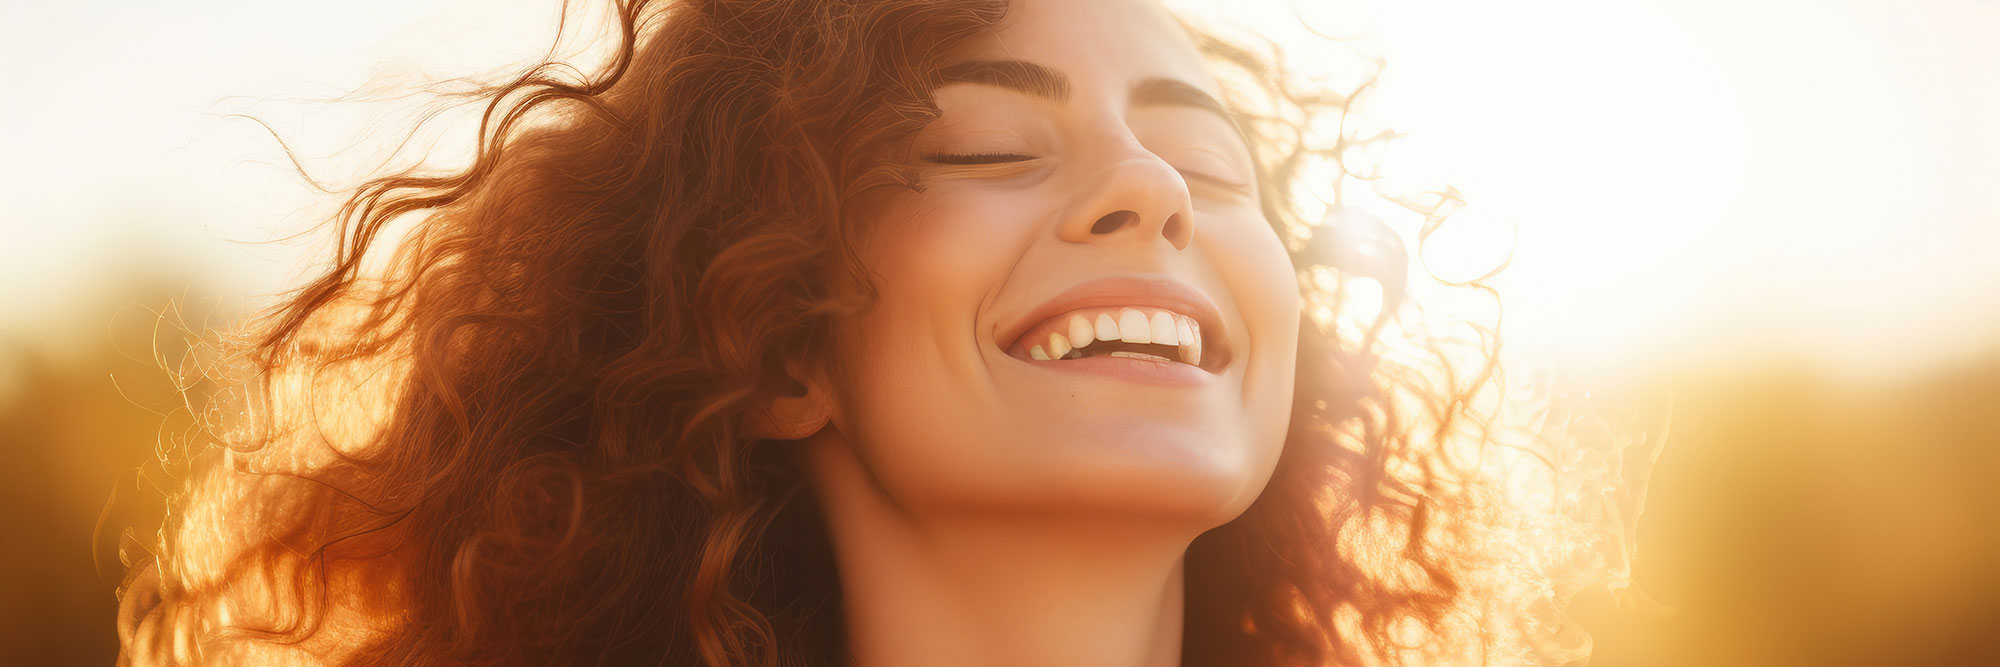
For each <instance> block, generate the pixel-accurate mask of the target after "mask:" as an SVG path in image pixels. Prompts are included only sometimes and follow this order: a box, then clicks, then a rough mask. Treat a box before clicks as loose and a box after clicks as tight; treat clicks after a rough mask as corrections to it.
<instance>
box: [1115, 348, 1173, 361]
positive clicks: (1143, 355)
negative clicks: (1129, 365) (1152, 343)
mask: <svg viewBox="0 0 2000 667" xmlns="http://www.w3.org/2000/svg"><path fill="white" fill-rule="evenodd" d="M1111 356H1114V357H1123V358H1126V359H1151V360H1153V361H1165V362H1170V363H1171V362H1172V361H1173V360H1172V359H1168V358H1166V357H1162V356H1160V355H1157V354H1146V353H1144V352H1126V351H1124V350H1119V351H1117V352H1112V353H1111Z"/></svg>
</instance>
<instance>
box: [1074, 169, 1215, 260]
mask: <svg viewBox="0 0 2000 667" xmlns="http://www.w3.org/2000/svg"><path fill="white" fill-rule="evenodd" d="M1084 187H1085V188H1087V189H1086V190H1085V191H1084V193H1085V194H1084V195H1083V196H1082V197H1079V198H1078V199H1077V201H1076V203H1075V204H1074V205H1073V206H1072V208H1071V209H1070V210H1069V211H1067V212H1066V213H1065V214H1064V216H1063V218H1062V223H1061V225H1062V226H1061V227H1060V228H1059V229H1058V230H1057V235H1058V236H1060V237H1061V238H1062V239H1063V240H1065V241H1069V242H1071V243H1101V242H1105V241H1109V240H1113V239H1126V238H1135V239H1140V240H1148V239H1152V238H1153V237H1154V236H1156V235H1157V236H1163V237H1166V239H1167V242H1168V243H1171V244H1173V246H1174V249H1175V250H1185V249H1187V246H1188V242H1189V241H1191V240H1193V238H1194V204H1193V203H1192V202H1191V201H1190V198H1189V195H1188V187H1187V181H1186V180H1185V179H1183V178H1182V177H1181V174H1180V172H1179V171H1177V170H1175V169H1174V168H1173V166H1172V165H1169V164H1167V162H1166V161H1165V160H1162V159H1160V157H1159V156H1157V155H1154V154H1152V153H1151V152H1147V151H1145V150H1136V149H1135V150H1132V151H1130V152H1128V153H1127V154H1126V156H1125V157H1123V158H1122V159H1119V160H1117V161H1116V162H1113V163H1111V164H1110V165H1108V166H1107V167H1105V168H1104V170H1103V171H1100V172H1098V174H1097V176H1096V177H1095V178H1093V179H1091V181H1090V182H1089V183H1086V184H1085V185H1084Z"/></svg>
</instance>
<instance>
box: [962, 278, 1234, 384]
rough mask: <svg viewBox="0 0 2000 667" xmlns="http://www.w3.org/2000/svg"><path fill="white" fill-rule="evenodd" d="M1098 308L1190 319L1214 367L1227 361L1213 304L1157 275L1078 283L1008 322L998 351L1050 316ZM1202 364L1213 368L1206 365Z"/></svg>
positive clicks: (1010, 346)
mask: <svg viewBox="0 0 2000 667" xmlns="http://www.w3.org/2000/svg"><path fill="white" fill-rule="evenodd" d="M1101 306H1138V307H1146V308H1164V309H1167V310H1171V311H1173V312H1176V313H1180V314H1182V315H1186V316H1188V317H1192V318H1194V321H1195V323H1197V324H1199V325H1201V344H1202V349H1203V350H1204V356H1206V357H1208V358H1210V359H1214V360H1216V362H1217V364H1219V363H1220V362H1222V361H1226V360H1227V359H1228V356H1227V355H1228V353H1229V342H1228V338H1227V336H1226V335H1225V332H1224V330H1223V327H1222V316H1221V312H1220V311H1218V310H1216V308H1215V302H1214V301H1210V300H1209V298H1208V297H1207V296H1206V295H1203V294H1202V293H1201V291H1200V290H1196V289H1194V288H1192V287H1189V286H1187V285H1186V284H1183V283H1181V282H1179V281H1176V280H1173V279H1170V278H1163V277H1157V276H1114V277H1109V278H1098V279H1095V280H1089V281H1085V282H1082V283H1078V284H1077V285H1075V286H1073V287H1070V288H1069V289H1066V290H1063V291H1062V293H1061V294H1057V295H1056V296H1055V297H1054V298H1051V299H1049V300H1048V301H1044V302H1042V304H1041V305H1038V306H1035V307H1034V308H1033V309H1031V310H1029V311H1028V312H1027V313H1026V314H1024V315H1022V316H1021V317H1018V318H1015V320H1014V321H1012V322H1009V323H1008V324H1007V325H1006V326H1005V328H1003V329H1001V330H1000V331H999V332H998V335H997V336H995V337H994V340H995V341H997V342H999V343H1000V349H1002V350H1011V349H1013V347H1014V343H1015V342H1016V341H1018V340H1019V339H1020V338H1021V336H1022V335H1024V334H1026V333H1027V332H1028V330H1029V329H1031V328H1033V327H1034V326H1035V325H1037V324H1041V323H1042V322H1043V321H1045V320H1047V319H1049V318H1051V317H1055V316H1057V315H1061V314H1063V313H1066V312H1069V311H1072V310H1076V309H1078V308H1094V307H1101ZM1202 365H1203V366H1209V367H1211V368H1213V367H1215V365H1214V364H1209V363H1203V364H1202Z"/></svg>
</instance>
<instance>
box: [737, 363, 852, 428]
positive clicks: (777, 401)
mask: <svg viewBox="0 0 2000 667" xmlns="http://www.w3.org/2000/svg"><path fill="white" fill-rule="evenodd" d="M787 366H788V367H789V368H787V370H788V371H789V372H791V373H793V374H795V376H796V374H798V373H799V371H800V369H798V368H797V367H794V366H792V365H791V364H787ZM819 380H820V378H818V377H809V378H807V379H806V380H805V381H803V382H796V381H795V382H793V383H791V384H792V385H793V387H794V389H795V390H798V391H794V392H793V393H792V394H790V395H776V396H772V397H770V398H768V399H766V400H765V401H764V404H763V405H760V406H757V407H756V408H753V409H752V410H751V411H750V414H749V415H747V416H746V420H745V424H744V425H745V427H746V428H747V429H748V430H749V433H750V437H752V438H756V439H758V440H803V439H805V438H806V437H807V436H810V435H812V434H814V433H818V432H819V430H820V429H821V428H824V427H825V426H826V423H827V421H828V420H829V419H831V418H832V416H833V405H832V402H831V401H830V400H829V396H828V394H827V391H826V389H825V384H824V383H822V382H820V381H819Z"/></svg>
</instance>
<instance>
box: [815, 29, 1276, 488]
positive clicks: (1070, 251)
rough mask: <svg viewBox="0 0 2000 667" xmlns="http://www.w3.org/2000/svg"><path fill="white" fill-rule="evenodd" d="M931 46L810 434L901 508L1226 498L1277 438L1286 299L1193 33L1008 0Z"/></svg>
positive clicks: (1269, 456) (1255, 479)
mask: <svg viewBox="0 0 2000 667" xmlns="http://www.w3.org/2000/svg"><path fill="white" fill-rule="evenodd" d="M953 62H958V63H960V64H959V65H956V66H952V67H948V68H947V69H946V73H947V76H948V77H950V79H951V80H954V81H959V82H958V83H948V84H946V85H944V86H942V87H940V88H938V89H937V90H936V92H935V96H936V101H937V104H938V106H939V107H940V108H941V110H942V112H943V115H942V117H940V118H939V119H938V120H937V121H936V122H935V123H933V124H932V125H930V126H929V127H927V128H926V129H925V130H924V131H923V132H922V133H921V134H920V135H919V136H918V137H917V139H916V143H915V146H914V148H915V150H916V152H917V153H918V154H919V155H922V156H926V157H925V158H924V163H925V164H926V171H925V172H924V173H923V174H922V178H923V181H924V182H925V183H926V185H927V188H925V189H924V190H923V191H922V192H921V193H914V192H899V193H897V194H896V195H894V197H893V198H892V199H890V200H889V201H888V202H887V203H886V206H885V207H884V208H883V209H880V212H879V214H878V216H877V217H876V218H874V219H871V220H869V221H868V222H867V224H868V226H869V231H868V232H867V238H866V240H865V242H864V244H863V247H862V254H863V259H864V261H865V262H866V263H867V264H868V266H869V267H870V268H871V269H872V270H873V271H874V273H875V276H876V285H877V287H878V288H879V298H878V300H877V301H875V302H874V304H873V306H872V307H871V308H870V309H869V310H868V311H866V312H865V313H863V314H861V315H859V316H857V317H854V318H852V319H849V320H846V321H843V322H840V323H838V324H837V325H836V332H835V337H834V354H835V355H837V359H835V360H834V363H833V365H834V367H835V368H836V369H837V370H835V371H834V372H832V373H831V374H830V376H829V377H828V378H827V380H826V382H827V384H829V385H830V387H829V388H830V389H831V392H830V393H831V398H832V402H833V403H832V416H831V422H832V426H833V435H836V436H837V437H840V438H842V439H843V440H844V441H845V442H846V445H847V446H848V447H849V448H851V449H852V451H853V452H854V454H855V458H856V459H857V460H859V461H860V463H861V465H862V466H863V467H864V468H865V469H866V471H867V473H868V474H869V476H870V477H871V478H872V479H874V480H875V482H876V483H877V484H879V485H880V487H881V489H882V490H883V492H885V493H886V495H887V496H889V497H890V498H891V499H893V502H895V503H896V504H898V505H900V506H902V507H903V508H905V509H907V510H908V511H910V512H912V513H914V514H917V515H921V516H931V517H938V516H952V515H964V514H966V513H981V514H988V515H990V514H992V513H994V512H1050V511H1053V512H1060V513H1063V514H1065V515H1075V513H1079V512H1092V511H1104V512H1115V513H1118V514H1120V515H1123V516H1128V517H1132V516H1135V513H1136V515H1137V516H1151V517H1157V518H1160V519H1164V520H1169V521H1174V522H1190V521H1193V522H1203V523H1204V524H1205V526H1204V527H1206V526H1212V525H1219V524H1220V523H1222V522H1224V521H1227V520H1229V519H1231V518H1234V517H1235V516H1236V515H1238V514H1240V513H1241V512H1242V511H1243V510H1244V509H1245V508H1247V507H1248V506H1249V504H1250V502H1251V501H1252V500H1254V499H1255V498H1256V496H1257V495H1258V493H1259V492H1260V491H1261V490H1262V489H1263V487H1264V484H1265V482H1266V480H1268V479H1269V477H1270V474H1271V470H1272V467H1273V466H1274V465H1275V464H1276V462H1277V459H1278V454H1279V451H1280V449H1281V448H1282V446H1283V443H1284V440H1285V434H1286V428H1287V426H1288V423H1289V419H1290V412H1291V405H1292V383H1293V374H1294V369H1295V356H1296V354H1297V340H1298V326H1299V308H1300V297H1299V288H1298V283H1297V280H1296V277H1295V274H1294V272H1293V268H1292V265H1291V262H1290V259H1289V257H1288V255H1287V254H1286V252H1285V250H1284V248H1283V246H1282V244H1281V243H1280V241H1279V239H1278V237H1277V235H1276V234H1275V233H1274V231H1273V230H1272V228H1271V227H1270V225H1269V223H1267V222H1266V220H1265V219H1264V218H1263V216H1262V215H1261V213H1260V209H1259V203H1258V202H1259V200H1258V196H1257V191H1256V187H1255V172H1254V171H1253V170H1252V167H1251V158H1250V153H1249V150H1248V148H1247V147H1246V146H1245V144H1244V142H1243V140H1242V139H1241V138H1240V136H1239V135H1238V134H1237V133H1236V131H1235V130H1234V129H1233V127H1232V125H1231V123H1230V121H1229V120H1228V119H1227V117H1226V116H1224V115H1222V114H1221V113H1220V112H1219V111H1217V109H1215V108H1211V107H1210V106H1208V104H1209V103H1208V102H1205V100H1207V99H1212V98H1214V97H1217V93H1218V88H1217V86H1216V85H1215V83H1214V80H1213V79H1212V77H1210V76H1209V75H1208V74H1207V72H1206V69H1205V66H1204V64H1203V62H1202V60H1201V57H1200V56H1199V55H1198V54H1197V52H1196V51H1195V50H1194V47H1193V45H1192V43H1191V42H1190V41H1189V40H1188V38H1187V37H1186V35H1185V34H1184V33H1183V32H1182V31H1181V30H1180V28H1179V27H1178V26H1176V25H1175V24H1174V23H1173V22H1172V20H1171V18H1169V16H1168V15H1167V14H1166V13H1165V12H1164V11H1162V10H1161V9H1160V8H1158V7H1157V6H1155V5H1153V4H1152V3H1150V2H1145V1H1143V0H1106V1H1101V2H1096V1H1092V2H1077V1H1073V0H1023V1H1020V2H1016V3H1015V4H1014V6H1013V7H1012V8H1011V10H1010V13H1009V14H1008V18H1007V19H1006V20H1005V21H1003V22H1002V24H1001V25H1000V27H999V29H998V30H997V31H995V32H991V33H988V34H986V35H983V36H981V37H979V38H976V39H975V40H974V41H973V42H972V43H970V44H968V45H967V47H966V50H964V51H963V52H961V53H960V54H959V55H958V56H956V57H954V59H953ZM1033 70H1046V71H1047V72H1048V73H1049V74H1050V76H1048V77H1043V78H1035V77H1030V76H1025V74H1027V73H1029V72H1031V71H1033ZM1196 339H1198V340H1196ZM1065 347H1067V348H1070V349H1069V350H1067V351H1065V350H1064V349H1063V348H1065Z"/></svg>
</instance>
